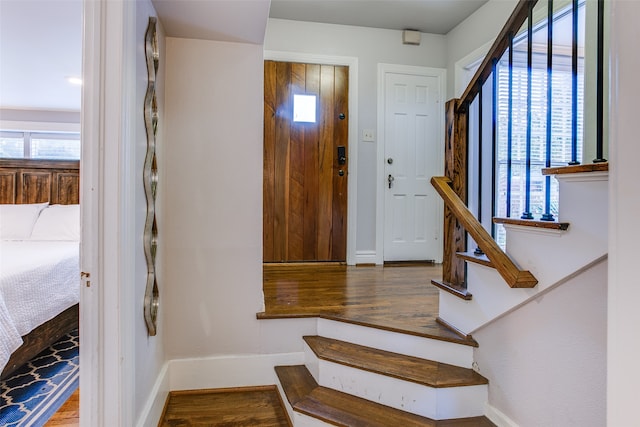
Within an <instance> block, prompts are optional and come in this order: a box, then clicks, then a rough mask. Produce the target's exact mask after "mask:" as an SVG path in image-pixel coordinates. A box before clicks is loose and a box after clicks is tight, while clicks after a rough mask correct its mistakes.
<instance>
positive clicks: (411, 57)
mask: <svg viewBox="0 0 640 427" xmlns="http://www.w3.org/2000/svg"><path fill="white" fill-rule="evenodd" d="M445 47H446V45H445V37H444V36H441V35H434V34H422V43H421V45H420V46H409V45H403V44H402V32H401V31H393V30H382V29H375V28H365V27H353V26H346V25H329V24H318V23H312V22H297V21H288V20H282V19H269V23H268V24H267V34H266V36H265V44H264V48H265V50H267V51H280V52H297V53H302V54H315V55H327V56H348V57H356V58H358V71H359V75H358V84H359V87H358V100H357V101H358V127H359V129H358V132H357V134H358V136H359V137H360V138H361V136H362V130H363V129H374V130H375V129H377V96H378V95H377V66H378V63H387V64H403V65H416V66H425V67H434V68H444V67H445V66H446V50H445ZM376 136H377V135H376ZM376 139H377V138H376ZM376 150H377V146H376V142H363V141H362V140H359V141H358V153H357V156H358V166H357V175H358V176H357V177H356V179H357V188H358V194H357V231H356V232H357V237H356V252H368V251H375V249H376V244H375V243H376V182H377V180H376V167H377V157H376V156H377V151H376Z"/></svg>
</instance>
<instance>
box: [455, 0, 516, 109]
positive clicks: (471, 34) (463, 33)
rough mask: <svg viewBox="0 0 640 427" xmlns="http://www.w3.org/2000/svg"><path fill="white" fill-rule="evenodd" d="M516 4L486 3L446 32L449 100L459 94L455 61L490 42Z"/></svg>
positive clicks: (506, 1) (510, 1) (502, 0)
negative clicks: (456, 89) (456, 85)
mask: <svg viewBox="0 0 640 427" xmlns="http://www.w3.org/2000/svg"><path fill="white" fill-rule="evenodd" d="M517 3H518V0H489V2H487V3H486V4H485V5H484V6H482V7H481V8H480V9H478V10H477V11H476V12H475V13H474V14H473V15H471V16H470V17H468V18H467V19H465V20H464V21H462V22H461V23H460V24H458V25H457V26H456V27H455V28H454V29H453V30H451V31H449V33H447V36H446V41H447V65H446V67H447V71H448V75H447V94H448V97H447V98H448V99H451V98H454V97H458V96H460V95H461V94H462V93H455V64H456V62H457V61H459V60H460V59H462V58H464V57H465V56H467V55H469V54H470V53H472V52H474V51H475V50H476V49H478V48H480V47H482V46H484V45H485V44H487V43H492V42H493V41H494V39H495V38H496V36H497V35H498V33H499V32H500V30H502V27H504V24H505V23H506V22H507V19H508V18H509V16H510V15H511V12H513V9H514V8H515V6H516V4H517ZM483 56H484V54H481V55H480V57H483ZM463 90H464V89H463Z"/></svg>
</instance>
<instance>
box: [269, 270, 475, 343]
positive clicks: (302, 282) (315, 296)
mask: <svg viewBox="0 0 640 427" xmlns="http://www.w3.org/2000/svg"><path fill="white" fill-rule="evenodd" d="M441 278H442V268H441V266H439V265H428V266H415V267H414V266H405V267H382V266H370V267H369V266H367V267H354V266H344V265H319V266H316V265H309V264H304V265H297V264H265V266H264V270H263V290H264V302H265V311H264V312H262V313H258V318H259V319H278V318H295V317H323V318H327V319H332V320H339V321H345V322H350V323H355V324H360V325H366V326H372V327H376V328H380V329H386V330H390V331H394V332H402V333H407V334H411V335H418V336H424V337H429V338H436V339H441V340H445V341H451V342H457V343H461V344H466V345H477V344H476V343H475V341H473V340H470V339H465V338H462V337H460V335H458V334H456V333H454V332H453V331H451V330H450V329H448V328H446V327H445V326H443V325H441V324H439V323H438V322H436V318H437V317H438V289H437V288H435V287H434V286H433V285H431V280H432V279H435V280H441Z"/></svg>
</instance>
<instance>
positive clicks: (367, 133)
mask: <svg viewBox="0 0 640 427" xmlns="http://www.w3.org/2000/svg"><path fill="white" fill-rule="evenodd" d="M362 140H363V141H367V142H373V141H375V140H376V136H375V132H374V130H373V129H364V130H363V131H362Z"/></svg>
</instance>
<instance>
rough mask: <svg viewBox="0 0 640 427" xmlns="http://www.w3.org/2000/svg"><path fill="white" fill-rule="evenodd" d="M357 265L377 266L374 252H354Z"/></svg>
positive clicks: (376, 256)
mask: <svg viewBox="0 0 640 427" xmlns="http://www.w3.org/2000/svg"><path fill="white" fill-rule="evenodd" d="M357 264H379V263H378V255H377V254H376V251H356V265H357Z"/></svg>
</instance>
